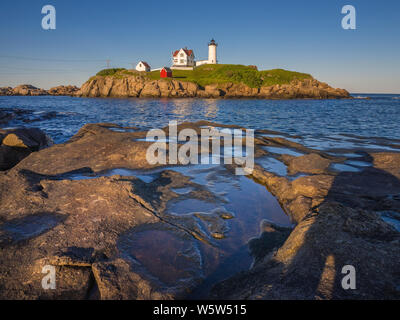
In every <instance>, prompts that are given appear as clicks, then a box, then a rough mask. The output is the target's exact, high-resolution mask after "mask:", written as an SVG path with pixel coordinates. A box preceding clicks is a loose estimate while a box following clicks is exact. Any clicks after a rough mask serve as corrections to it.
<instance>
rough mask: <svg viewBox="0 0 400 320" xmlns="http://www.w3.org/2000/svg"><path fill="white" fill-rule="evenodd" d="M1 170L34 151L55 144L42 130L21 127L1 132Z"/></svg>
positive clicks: (6, 168) (10, 166)
mask: <svg viewBox="0 0 400 320" xmlns="http://www.w3.org/2000/svg"><path fill="white" fill-rule="evenodd" d="M0 140H1V146H0V170H8V169H10V168H12V167H13V166H15V165H16V164H17V163H18V162H20V161H21V160H22V159H24V158H25V157H27V156H28V155H29V154H31V153H32V152H34V151H38V150H40V149H43V148H46V147H49V146H51V145H52V144H53V141H52V140H51V138H49V137H48V136H47V135H46V134H45V133H44V132H43V131H42V130H40V129H36V128H29V129H28V128H21V129H12V130H2V131H1V132H0Z"/></svg>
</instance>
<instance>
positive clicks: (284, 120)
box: [0, 94, 400, 147]
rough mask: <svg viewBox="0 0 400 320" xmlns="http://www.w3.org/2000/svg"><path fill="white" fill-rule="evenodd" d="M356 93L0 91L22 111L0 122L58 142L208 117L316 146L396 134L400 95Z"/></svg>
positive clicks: (4, 101) (3, 105)
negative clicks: (256, 96)
mask: <svg viewBox="0 0 400 320" xmlns="http://www.w3.org/2000/svg"><path fill="white" fill-rule="evenodd" d="M354 96H355V97H356V99H351V100H253V99H243V100H237V99H236V100H223V99H222V100H219V99H218V100H214V99H135V98H132V99H111V98H107V99H101V98H75V97H53V96H43V97H18V96H17V97H0V110H10V109H12V110H19V112H20V113H21V110H22V111H23V112H25V111H26V112H25V113H24V114H22V115H20V116H18V117H15V118H14V119H13V120H12V121H10V122H9V123H8V124H6V125H5V124H3V125H2V124H0V127H3V128H4V127H17V126H28V127H30V126H34V127H38V128H41V129H43V130H44V131H46V133H48V134H49V135H50V136H51V137H52V138H53V140H54V141H55V142H56V143H60V142H65V141H66V140H68V139H69V138H70V137H71V136H73V135H74V134H75V133H76V132H77V131H78V130H79V128H81V127H82V126H83V125H84V124H86V123H96V122H113V123H116V124H119V125H122V126H137V127H140V128H143V129H150V128H161V127H163V126H165V125H167V124H168V121H170V120H177V121H178V122H183V121H198V120H209V121H214V122H219V123H223V124H237V125H240V126H243V127H246V128H251V129H268V130H275V131H279V132H283V133H288V134H292V135H300V136H302V137H303V138H304V139H306V140H305V141H301V142H303V143H308V144H310V145H312V144H313V143H314V145H316V146H318V145H320V144H321V137H325V138H326V137H335V141H338V140H340V139H342V138H344V140H349V137H348V136H347V137H346V136H345V135H346V134H347V135H357V136H364V137H385V138H389V139H400V95H363V94H356V95H354ZM365 97H369V99H365ZM313 139H314V140H315V141H314V140H313ZM335 141H334V142H335ZM325 143H326V141H325ZM334 144H335V143H333V146H334ZM333 146H331V147H333Z"/></svg>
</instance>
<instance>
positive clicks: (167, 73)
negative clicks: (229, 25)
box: [160, 67, 172, 78]
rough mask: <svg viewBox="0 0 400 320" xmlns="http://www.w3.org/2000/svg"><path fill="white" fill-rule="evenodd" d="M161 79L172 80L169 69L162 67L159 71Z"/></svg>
mask: <svg viewBox="0 0 400 320" xmlns="http://www.w3.org/2000/svg"><path fill="white" fill-rule="evenodd" d="M160 77H161V78H172V70H171V69H170V68H167V67H164V68H162V69H161V71H160Z"/></svg>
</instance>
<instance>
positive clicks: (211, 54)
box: [208, 39, 218, 64]
mask: <svg viewBox="0 0 400 320" xmlns="http://www.w3.org/2000/svg"><path fill="white" fill-rule="evenodd" d="M217 46H218V44H217V43H216V42H215V40H214V39H211V41H210V43H209V44H208V64H216V63H217V62H218V61H217Z"/></svg>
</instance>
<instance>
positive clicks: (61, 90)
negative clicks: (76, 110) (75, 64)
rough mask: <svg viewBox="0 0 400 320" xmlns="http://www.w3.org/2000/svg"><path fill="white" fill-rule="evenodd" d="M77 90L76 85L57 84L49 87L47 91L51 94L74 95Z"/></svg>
mask: <svg viewBox="0 0 400 320" xmlns="http://www.w3.org/2000/svg"><path fill="white" fill-rule="evenodd" d="M78 91H79V88H78V87H77V86H71V85H70V86H57V87H53V88H50V89H49V90H48V91H47V93H48V94H49V95H51V96H74V95H75V94H76V93H77V92H78Z"/></svg>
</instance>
